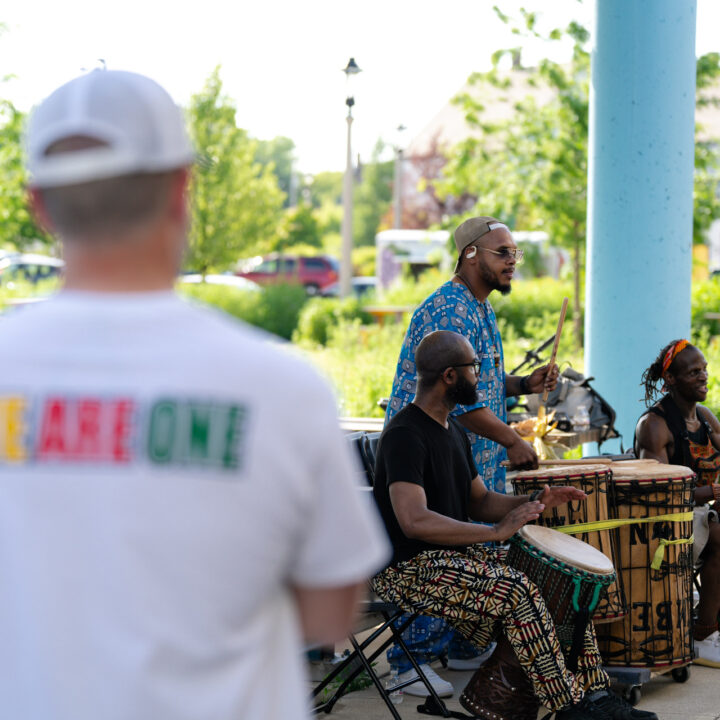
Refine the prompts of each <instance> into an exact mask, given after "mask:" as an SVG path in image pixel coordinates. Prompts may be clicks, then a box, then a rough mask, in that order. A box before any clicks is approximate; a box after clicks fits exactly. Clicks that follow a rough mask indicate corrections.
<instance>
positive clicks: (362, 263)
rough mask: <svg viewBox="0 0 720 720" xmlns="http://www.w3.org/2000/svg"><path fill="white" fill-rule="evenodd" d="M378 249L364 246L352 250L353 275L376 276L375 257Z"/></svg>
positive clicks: (372, 246)
mask: <svg viewBox="0 0 720 720" xmlns="http://www.w3.org/2000/svg"><path fill="white" fill-rule="evenodd" d="M376 255H377V248H376V247H375V246H374V245H364V246H362V247H356V248H353V249H352V266H353V275H374V274H375V257H376Z"/></svg>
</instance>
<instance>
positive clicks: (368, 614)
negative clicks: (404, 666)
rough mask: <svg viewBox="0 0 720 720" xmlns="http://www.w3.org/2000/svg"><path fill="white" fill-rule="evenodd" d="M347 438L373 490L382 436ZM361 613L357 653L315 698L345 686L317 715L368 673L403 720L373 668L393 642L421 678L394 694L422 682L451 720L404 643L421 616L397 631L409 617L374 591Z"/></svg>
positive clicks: (334, 672) (324, 683) (394, 714)
mask: <svg viewBox="0 0 720 720" xmlns="http://www.w3.org/2000/svg"><path fill="white" fill-rule="evenodd" d="M346 437H347V440H348V442H350V443H351V444H352V445H353V446H354V448H355V450H356V451H357V453H358V455H359V457H360V461H361V463H362V466H363V469H364V471H365V476H366V479H367V482H368V485H369V486H370V488H372V486H373V484H374V482H375V449H376V448H377V442H378V438H379V437H380V433H379V432H376V433H370V434H368V433H365V432H355V433H349V434H348V435H347V436H346ZM370 488H366V489H370ZM360 613H361V620H363V621H364V622H362V623H361V627H360V628H359V629H358V630H357V631H356V632H354V633H351V634H350V635H349V637H348V639H349V640H350V644H351V645H352V647H353V651H352V652H351V653H350V654H349V655H348V656H347V657H346V658H345V659H344V660H343V661H342V662H341V663H339V664H338V666H337V667H336V668H334V669H333V670H332V672H330V674H329V675H327V676H326V677H325V678H324V679H323V680H322V682H320V683H319V684H318V685H317V686H316V687H315V689H314V690H313V692H312V698H317V697H318V695H320V693H322V692H323V691H324V690H325V688H327V687H328V685H330V683H332V682H333V681H334V680H335V679H336V678H338V677H342V678H343V679H342V682H341V683H340V685H339V687H338V688H337V690H335V692H334V693H333V694H332V696H331V697H330V698H329V699H328V700H324V701H322V702H320V703H319V704H317V705H315V708H314V710H315V713H321V712H324V713H330V712H331V711H332V709H333V707H334V706H335V703H336V702H337V701H338V700H339V699H340V698H341V697H342V696H343V695H344V694H345V693H346V692H347V688H348V687H349V686H350V683H352V681H353V680H355V678H356V677H357V676H358V675H359V674H360V673H361V672H362V671H363V670H365V671H366V672H367V674H368V676H369V677H370V679H371V680H372V682H373V684H374V685H375V688H376V689H377V691H378V692H379V693H380V696H381V697H382V699H383V701H384V702H385V705H387V707H388V710H389V711H390V714H391V715H392V717H393V718H395V720H401V718H400V715H399V714H398V711H397V709H396V708H395V706H394V705H393V703H392V700H391V699H390V695H389V690H388V689H386V688H385V686H384V685H383V683H382V682H381V681H380V678H379V677H378V675H377V673H376V672H375V670H374V668H373V666H372V663H373V662H374V661H375V659H376V658H377V657H378V656H379V655H380V654H381V653H382V652H384V651H385V650H386V649H387V648H388V647H389V645H390V644H391V643H392V642H396V643H397V644H398V645H399V646H400V648H401V649H402V651H403V652H404V653H405V655H406V656H407V658H408V660H409V661H410V664H411V665H412V667H413V668H414V669H415V672H416V673H417V675H418V677H417V678H411V679H410V680H407V681H404V682H401V683H398V684H397V685H394V686H393V687H392V689H391V690H392V691H394V690H402V688H404V687H407V686H408V685H412V684H413V683H414V682H416V681H417V680H418V679H419V680H420V681H421V682H422V683H423V684H424V685H425V687H426V688H427V690H428V693H429V695H430V696H431V697H432V698H433V700H434V701H435V703H436V704H437V709H438V711H439V712H438V714H439V715H442V716H443V717H451V715H450V712H449V711H448V710H447V708H446V707H445V703H444V702H443V701H442V700H441V699H440V698H439V697H438V694H437V693H436V692H435V688H434V687H433V686H432V685H431V684H430V681H429V680H428V679H427V677H426V676H425V673H424V672H423V671H422V670H421V669H420V666H419V665H418V663H417V661H416V660H415V658H414V657H413V656H412V653H411V652H410V651H409V650H408V647H407V645H406V644H405V641H404V640H403V639H402V633H403V632H404V631H405V630H406V629H407V628H408V626H409V625H410V623H412V622H413V620H415V618H416V617H417V616H418V613H414V614H412V615H410V616H409V617H407V618H405V620H404V621H403V622H401V623H399V624H398V625H397V627H395V625H394V623H395V621H397V620H399V618H400V617H401V616H403V615H405V611H404V610H402V609H401V608H399V607H398V606H397V605H394V604H393V603H388V602H384V601H382V600H380V599H379V598H378V597H377V596H375V595H374V593H372V591H371V594H370V598H369V599H368V600H365V601H364V602H363V603H362V605H361V608H360ZM373 628H374V629H373ZM369 629H373V631H372V632H371V633H370V634H369V635H368V636H367V637H366V638H365V640H363V641H362V642H359V641H358V638H357V635H358V634H359V633H361V632H363V631H366V630H369ZM387 630H389V631H390V633H389V635H388V637H387V638H386V639H385V640H384V641H383V642H382V643H381V644H380V646H379V647H377V648H375V650H373V651H372V653H371V654H370V655H368V654H367V651H368V650H369V646H370V645H372V644H373V643H374V642H375V641H376V640H378V639H379V638H380V637H381V636H382V635H383V633H385V632H386V631H387ZM358 661H359V662H358Z"/></svg>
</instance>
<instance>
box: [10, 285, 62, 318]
mask: <svg viewBox="0 0 720 720" xmlns="http://www.w3.org/2000/svg"><path fill="white" fill-rule="evenodd" d="M61 285H62V281H61V280H60V279H59V278H48V279H47V280H41V281H40V282H38V283H35V284H33V283H30V282H28V281H27V280H13V281H12V282H11V283H8V284H7V285H0V312H1V311H2V310H4V309H5V308H7V307H10V306H12V305H14V304H16V303H20V302H22V301H23V300H28V299H30V300H32V299H34V298H43V297H48V296H49V295H52V294H53V293H54V292H57V291H58V290H59V289H60V287H61Z"/></svg>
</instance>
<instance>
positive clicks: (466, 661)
mask: <svg viewBox="0 0 720 720" xmlns="http://www.w3.org/2000/svg"><path fill="white" fill-rule="evenodd" d="M496 646H497V643H490V644H489V645H488V646H487V647H486V648H485V650H483V652H481V653H480V654H479V655H476V656H475V657H471V658H463V659H461V658H451V657H449V658H448V661H447V667H448V670H477V669H478V668H479V667H481V666H482V665H483V664H484V663H485V661H486V660H487V659H488V658H489V657H490V656H491V655H492V654H493V653H494V652H495V647H496Z"/></svg>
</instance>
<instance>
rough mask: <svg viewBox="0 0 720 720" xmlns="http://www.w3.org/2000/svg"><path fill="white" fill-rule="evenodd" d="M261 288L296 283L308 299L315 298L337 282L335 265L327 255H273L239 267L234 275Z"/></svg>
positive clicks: (334, 261) (337, 264) (255, 259)
mask: <svg viewBox="0 0 720 720" xmlns="http://www.w3.org/2000/svg"><path fill="white" fill-rule="evenodd" d="M235 274H236V275H238V276H239V277H244V278H247V279H249V280H252V281H253V282H256V283H259V284H260V285H274V284H278V283H299V284H300V285H303V286H304V287H305V290H306V291H307V293H308V295H316V294H318V293H320V292H322V291H323V290H324V289H325V288H326V287H328V286H329V285H332V284H333V283H334V282H337V280H338V278H339V277H340V267H339V263H338V261H337V260H336V259H335V258H334V257H331V256H330V255H315V256H306V255H281V254H279V253H273V254H272V255H265V256H264V257H256V258H252V259H251V260H247V261H244V262H241V263H239V265H238V269H237V271H236V273H235Z"/></svg>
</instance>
